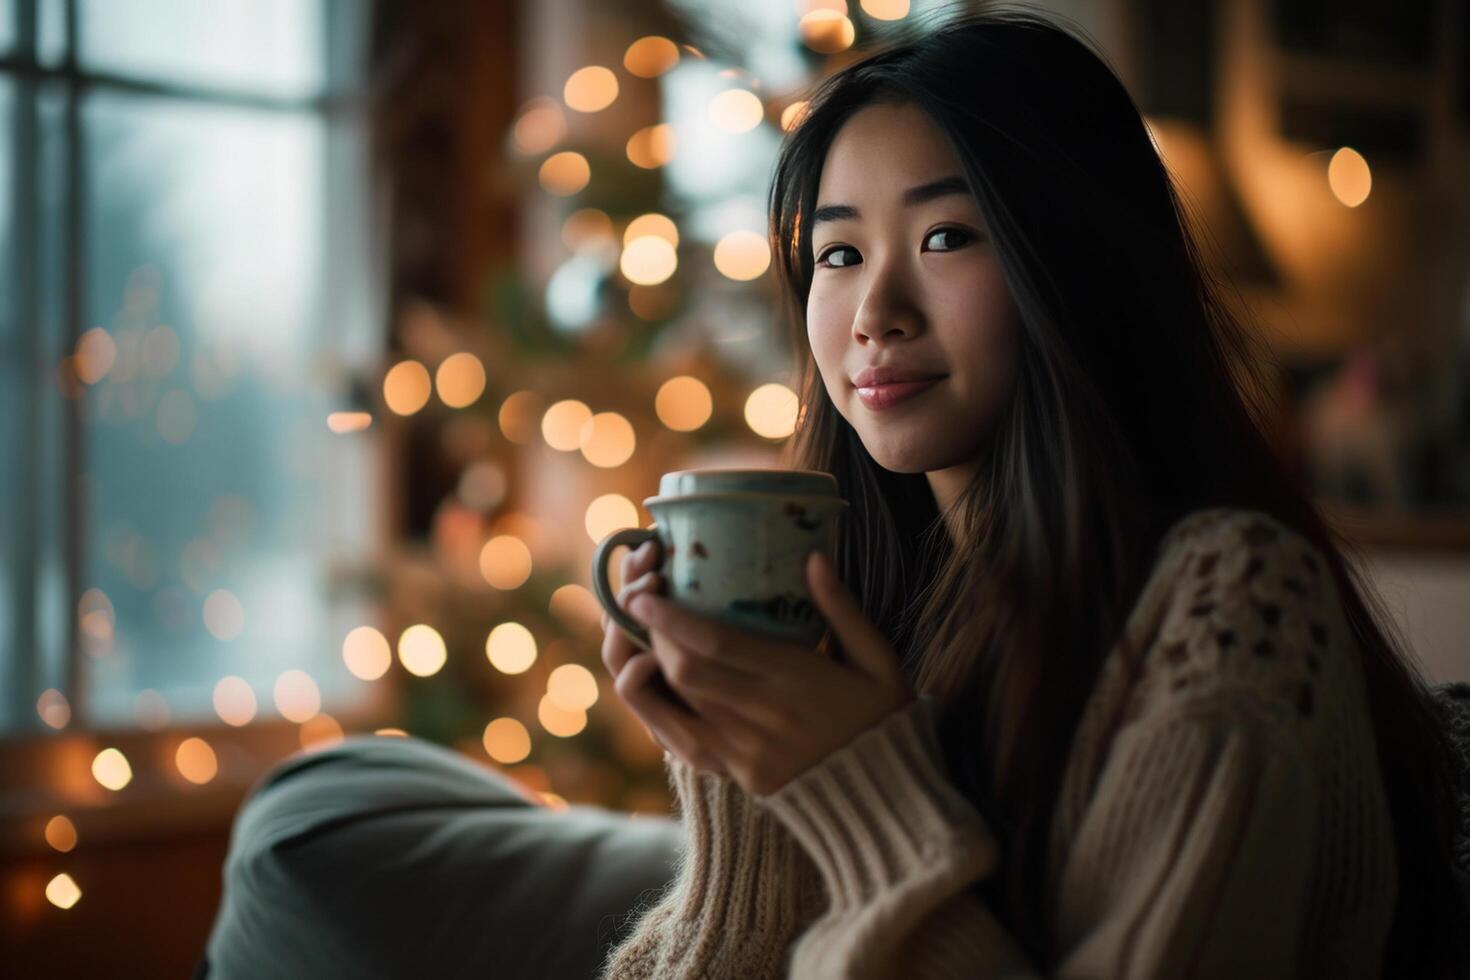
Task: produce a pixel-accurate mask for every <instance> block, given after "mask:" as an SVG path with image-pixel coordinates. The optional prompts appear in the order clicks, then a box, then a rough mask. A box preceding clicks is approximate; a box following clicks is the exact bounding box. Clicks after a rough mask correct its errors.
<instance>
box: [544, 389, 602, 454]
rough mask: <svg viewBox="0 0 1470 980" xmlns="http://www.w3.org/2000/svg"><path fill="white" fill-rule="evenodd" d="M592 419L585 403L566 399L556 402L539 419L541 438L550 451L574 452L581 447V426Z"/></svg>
mask: <svg viewBox="0 0 1470 980" xmlns="http://www.w3.org/2000/svg"><path fill="white" fill-rule="evenodd" d="M591 417H592V409H590V408H588V407H587V404H586V403H585V402H579V401H577V400H576V399H574V398H568V399H565V400H563V401H559V402H557V403H556V404H555V405H552V406H551V407H550V408H548V409H547V410H546V414H545V415H543V416H542V417H541V436H542V438H544V439H545V440H546V444H547V445H548V446H550V447H551V448H552V449H557V450H560V451H561V452H564V453H571V452H576V451H577V449H578V448H580V445H581V435H582V426H584V425H586V424H587V420H588V419H590V418H591Z"/></svg>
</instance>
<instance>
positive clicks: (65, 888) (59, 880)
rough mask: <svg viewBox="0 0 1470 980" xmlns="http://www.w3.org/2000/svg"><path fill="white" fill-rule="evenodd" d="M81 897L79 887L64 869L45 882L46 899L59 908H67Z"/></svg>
mask: <svg viewBox="0 0 1470 980" xmlns="http://www.w3.org/2000/svg"><path fill="white" fill-rule="evenodd" d="M81 898H82V890H81V888H79V887H77V883H76V882H75V881H73V880H72V877H71V875H69V874H67V873H66V872H65V871H63V872H62V873H61V874H59V875H57V876H56V877H54V878H52V879H51V880H50V881H48V882H47V883H46V901H48V902H50V903H51V904H52V905H54V906H56V907H57V908H59V909H69V908H71V907H72V906H73V905H75V904H77V902H79V901H80V900H81Z"/></svg>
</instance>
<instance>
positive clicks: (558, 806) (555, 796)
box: [540, 790, 570, 810]
mask: <svg viewBox="0 0 1470 980" xmlns="http://www.w3.org/2000/svg"><path fill="white" fill-rule="evenodd" d="M540 793H541V802H543V803H545V804H546V805H547V806H548V807H550V808H551V809H553V810H565V809H567V808H568V807H569V806H570V804H568V803H567V799H566V797H564V796H562V795H561V794H559V793H553V792H551V791H550V790H541V791H540Z"/></svg>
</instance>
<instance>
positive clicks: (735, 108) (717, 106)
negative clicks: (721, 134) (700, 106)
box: [709, 88, 766, 133]
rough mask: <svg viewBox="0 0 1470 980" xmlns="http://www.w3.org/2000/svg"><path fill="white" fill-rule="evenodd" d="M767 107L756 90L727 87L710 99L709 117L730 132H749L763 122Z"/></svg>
mask: <svg viewBox="0 0 1470 980" xmlns="http://www.w3.org/2000/svg"><path fill="white" fill-rule="evenodd" d="M765 114H766V111H765V108H764V107H763V106H762V105H761V100H760V98H759V97H757V96H756V94H755V93H754V92H750V91H747V90H745V89H743V88H732V89H726V90H725V91H723V92H721V93H720V94H719V95H716V96H715V97H714V98H713V99H711V100H710V104H709V118H710V121H711V122H713V123H714V124H715V125H716V126H718V127H719V128H720V129H723V130H725V131H726V132H728V133H747V132H749V131H750V130H752V129H754V128H755V127H757V126H759V125H760V124H761V120H762V119H763V118H765Z"/></svg>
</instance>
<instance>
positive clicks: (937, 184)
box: [811, 176, 970, 228]
mask: <svg viewBox="0 0 1470 980" xmlns="http://www.w3.org/2000/svg"><path fill="white" fill-rule="evenodd" d="M951 194H963V195H965V196H966V197H969V196H970V185H969V184H967V183H966V182H965V178H963V177H958V176H951V177H941V178H939V179H938V180H931V181H930V182H929V183H927V184H920V185H919V186H918V187H910V188H909V189H908V190H906V191H904V192H903V204H904V207H913V206H915V205H917V204H925V203H927V202H929V201H932V200H934V199H935V198H940V197H948V196H949V195H951ZM860 217H862V215H861V213H860V212H859V211H858V209H857V208H856V207H855V206H854V205H851V204H823V205H821V206H820V207H818V208H817V209H816V210H815V211H813V212H812V224H811V226H812V227H813V228H815V227H816V226H817V225H819V224H821V223H822V222H823V221H847V220H852V219H857V218H860Z"/></svg>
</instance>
